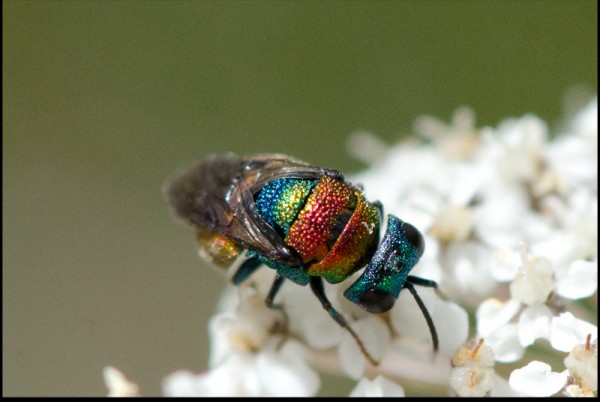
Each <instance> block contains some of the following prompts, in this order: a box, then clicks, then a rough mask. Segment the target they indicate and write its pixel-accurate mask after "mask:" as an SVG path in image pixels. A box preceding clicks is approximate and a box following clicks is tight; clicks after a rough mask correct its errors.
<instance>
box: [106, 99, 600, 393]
mask: <svg viewBox="0 0 600 402" xmlns="http://www.w3.org/2000/svg"><path fill="white" fill-rule="evenodd" d="M597 109H598V106H597V99H594V100H592V102H591V103H590V104H589V105H588V106H586V107H585V108H584V109H583V110H582V111H580V112H579V113H578V114H577V115H575V117H574V118H573V119H571V120H570V121H567V122H566V123H565V124H564V125H563V126H562V127H565V129H564V130H562V131H560V132H555V131H553V130H551V127H549V126H548V125H547V124H546V123H545V122H543V121H542V120H540V119H539V118H537V117H535V116H532V115H525V116H523V117H520V118H510V119H506V120H505V121H503V122H501V123H500V124H498V125H497V127H484V128H482V129H478V128H476V126H475V119H474V113H473V112H472V111H471V110H470V109H467V108H460V109H458V110H457V111H456V112H455V114H454V115H453V117H452V121H451V123H450V124H446V123H443V122H441V121H440V120H438V119H436V118H434V117H429V116H425V117H422V118H419V119H418V120H417V122H416V124H415V131H416V132H417V133H418V134H419V135H420V136H421V137H423V138H425V139H427V142H426V143H419V142H418V141H415V140H413V141H408V142H404V143H400V144H397V145H393V146H388V145H387V144H384V143H383V142H382V141H381V140H379V139H377V138H375V137H374V136H373V135H369V134H366V133H360V134H356V135H354V136H353V138H352V142H351V151H352V152H353V153H354V154H355V155H357V157H358V158H359V159H361V160H363V161H366V162H367V163H369V164H370V167H369V168H368V169H366V170H364V171H362V172H360V173H358V174H356V175H353V176H352V177H349V179H350V180H351V181H352V182H353V183H360V184H362V186H363V187H364V192H365V196H366V198H367V199H368V200H371V201H375V200H379V201H381V203H382V205H383V207H384V215H385V214H393V215H396V216H398V217H400V218H401V219H402V220H405V221H407V222H410V223H411V224H413V225H414V226H415V227H416V228H418V229H419V230H420V231H421V232H422V233H423V235H424V238H425V244H426V246H425V253H424V255H423V256H422V258H421V260H420V261H419V263H418V264H417V265H416V266H415V267H414V269H413V270H412V271H411V272H410V275H413V276H418V277H422V278H425V279H429V280H434V281H436V282H437V283H438V285H439V291H437V292H436V291H434V290H433V289H432V288H427V287H425V288H423V287H419V286H417V287H416V288H417V290H418V293H419V295H420V299H421V300H422V303H423V305H424V306H425V308H426V309H427V311H428V315H429V316H430V317H431V319H432V321H433V323H434V325H435V328H436V332H437V338H438V340H439V351H438V353H435V354H434V353H433V346H432V334H431V331H430V328H429V326H428V325H427V321H426V319H425V317H424V311H422V309H421V308H420V307H419V305H418V304H417V303H416V302H415V299H414V298H413V296H412V294H410V292H409V291H408V290H407V289H404V290H403V291H402V292H400V295H399V297H398V300H397V301H396V303H395V305H394V307H393V309H392V310H391V311H389V312H388V313H385V314H381V315H373V314H369V313H366V312H365V311H364V310H362V309H361V308H359V307H358V306H356V305H354V304H352V303H351V302H349V301H348V300H346V299H345V298H344V297H343V292H344V290H345V289H346V288H347V287H348V286H349V285H350V284H351V283H353V282H354V280H356V278H357V277H358V275H360V274H361V272H360V271H359V272H358V273H356V274H354V275H353V276H352V277H350V278H347V279H346V280H345V281H343V282H341V283H339V284H335V285H331V284H327V283H326V284H325V288H324V290H325V294H326V296H327V298H328V299H329V301H330V302H331V305H332V306H333V307H334V308H335V309H336V311H337V313H339V314H340V315H342V316H343V317H344V318H345V320H346V322H347V324H348V325H349V326H350V327H351V328H352V329H353V331H354V332H355V334H356V336H357V338H358V339H359V340H360V341H357V339H355V338H354V337H353V336H351V334H350V332H349V331H348V330H346V329H344V328H342V327H341V326H340V325H338V324H337V323H336V322H335V321H334V320H333V319H332V315H334V314H335V313H334V312H333V311H332V310H330V308H329V306H325V307H326V308H327V309H329V310H328V311H327V310H325V309H324V308H323V306H322V305H321V303H320V302H319V301H318V300H317V298H316V297H315V296H314V294H313V293H312V292H311V291H310V287H308V286H307V287H302V286H298V285H295V284H293V283H289V281H288V282H286V283H284V285H283V286H282V287H281V289H280V291H279V292H278V293H277V296H276V298H275V301H274V302H275V303H276V304H278V305H281V306H283V311H285V314H284V313H283V311H282V310H271V309H268V308H267V307H266V306H265V302H264V300H265V297H266V295H267V294H268V292H269V289H270V288H271V285H272V283H273V280H274V276H275V271H274V270H272V269H268V268H264V269H259V270H258V271H257V272H256V273H255V274H253V276H252V277H251V278H249V279H248V281H246V282H245V283H244V284H242V286H240V287H239V288H234V287H229V288H228V290H227V291H226V293H225V295H224V296H223V298H222V301H221V303H220V305H219V308H218V312H217V313H216V314H215V315H214V316H213V318H212V319H211V320H210V323H209V334H210V339H211V355H210V361H209V363H208V370H207V371H206V372H204V373H202V374H192V373H190V372H183V371H182V372H178V373H174V374H173V375H171V376H170V377H168V378H167V379H166V380H165V382H164V393H165V395H169V396H175V395H180V396H216V395H229V396H232V395H249V396H281V395H288V396H292V395H293V396H312V395H316V394H317V393H318V389H319V385H320V379H319V376H318V374H317V370H327V371H333V372H336V373H338V374H340V375H345V376H347V377H349V378H352V379H354V380H357V384H356V387H355V389H354V390H353V391H352V392H351V396H403V395H404V388H406V389H409V388H408V387H406V386H405V387H404V388H403V386H402V385H401V384H404V382H405V381H412V380H416V381H419V382H426V383H429V384H435V385H448V384H449V385H450V388H451V389H452V391H451V392H453V393H454V394H457V395H461V396H484V395H486V396H517V395H530V396H551V395H555V394H558V393H561V392H562V393H567V394H569V395H573V396H575V395H595V394H596V393H597V381H596V382H594V380H595V379H596V376H597V341H594V342H591V341H590V338H591V339H597V326H596V325H595V323H592V322H588V321H586V319H587V320H591V319H592V318H590V317H594V316H595V314H597V298H596V292H597V279H598V246H597V240H598V224H597V222H598V185H597V179H598V168H597V166H598V165H597V162H598V151H597V145H598V144H597V138H598V119H597ZM382 230H384V228H382ZM232 272H233V271H232ZM574 301H576V302H574ZM469 316H472V318H474V320H471V321H472V322H474V325H475V326H476V336H477V339H481V341H480V343H479V344H478V345H473V344H472V343H468V344H465V341H466V339H467V337H468V336H469V333H470V332H472V331H470V329H469V322H470V320H469ZM538 340H540V341H538ZM359 342H360V344H362V349H361V347H360V346H359ZM481 342H482V343H481ZM531 345H535V346H536V349H538V350H540V351H541V352H539V353H538V355H536V358H537V359H548V361H554V362H555V361H560V360H561V359H564V358H565V354H566V353H568V352H570V354H569V357H567V358H566V359H565V367H560V368H557V369H558V370H562V371H559V372H553V371H552V369H551V368H550V366H549V365H548V364H546V363H544V362H542V361H540V360H533V361H525V360H524V356H530V355H531V354H530V353H527V354H526V351H528V349H529V348H530V346H531ZM530 350H531V349H530ZM531 352H532V353H533V352H534V351H533V350H531ZM367 354H368V355H369V356H370V359H371V360H373V361H375V360H376V361H378V362H379V364H378V365H376V364H372V362H370V361H369V359H368V358H367V357H366V355H367ZM495 362H503V363H504V362H517V364H518V365H519V366H520V367H522V368H520V369H517V370H514V371H513V372H512V373H511V375H510V377H509V378H508V379H507V378H503V377H502V376H500V375H499V374H498V373H496V370H495ZM109 376H110V378H112V379H111V380H110V381H109V380H107V385H108V386H109V389H110V390H111V391H110V392H111V394H112V393H115V394H118V393H128V392H131V393H137V388H135V387H133V386H131V387H130V385H131V384H129V383H128V382H127V381H126V380H123V378H124V377H123V378H120V377H119V376H115V375H114V373H113V374H110V375H106V377H107V378H108V377H109ZM567 378H568V379H567ZM371 379H372V380H371ZM392 379H393V381H392ZM119 384H121V385H119ZM121 386H122V387H121ZM119 387H121V388H119ZM434 389H440V388H439V387H435V388H433V387H432V388H431V390H434ZM119 390H121V391H119ZM346 393H347V392H345V391H344V392H340V394H346ZM430 393H434V391H431V392H430ZM438 396H439V395H438Z"/></svg>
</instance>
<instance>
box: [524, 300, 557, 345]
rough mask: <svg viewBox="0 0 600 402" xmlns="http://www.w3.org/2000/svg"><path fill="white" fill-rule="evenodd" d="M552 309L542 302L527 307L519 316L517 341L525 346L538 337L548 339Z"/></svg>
mask: <svg viewBox="0 0 600 402" xmlns="http://www.w3.org/2000/svg"><path fill="white" fill-rule="evenodd" d="M552 316H553V314H552V311H550V309H549V308H548V306H546V305H545V304H542V303H537V304H534V305H532V306H529V307H527V308H526V309H525V310H523V312H522V313H521V315H520V316H519V341H520V342H521V345H523V346H524V347H527V346H529V345H531V344H532V343H533V342H534V341H535V340H536V339H538V338H545V339H550V329H551V322H552Z"/></svg>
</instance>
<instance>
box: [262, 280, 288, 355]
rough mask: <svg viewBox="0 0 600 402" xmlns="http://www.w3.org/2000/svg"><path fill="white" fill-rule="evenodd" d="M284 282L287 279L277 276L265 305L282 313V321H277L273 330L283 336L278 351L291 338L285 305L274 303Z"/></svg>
mask: <svg viewBox="0 0 600 402" xmlns="http://www.w3.org/2000/svg"><path fill="white" fill-rule="evenodd" d="M283 282H285V277H284V276H281V275H279V274H277V276H276V277H275V280H274V281H273V285H271V289H270V290H269V294H268V295H267V298H266V299H265V304H266V305H267V307H268V308H270V309H273V310H277V311H279V312H280V313H281V317H282V321H277V322H276V323H275V325H274V326H273V329H272V332H275V333H281V334H282V335H283V337H282V339H281V342H280V343H279V345H277V349H279V348H281V346H282V345H283V343H284V342H285V341H286V340H287V338H288V337H289V331H288V323H289V317H288V315H287V313H286V312H285V309H284V307H283V304H279V303H275V302H274V300H275V296H276V295H277V292H279V289H281V285H283Z"/></svg>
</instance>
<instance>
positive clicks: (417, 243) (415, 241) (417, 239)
mask: <svg viewBox="0 0 600 402" xmlns="http://www.w3.org/2000/svg"><path fill="white" fill-rule="evenodd" d="M402 229H403V230H404V235H405V236H406V238H407V239H408V241H410V242H411V244H412V245H413V246H414V247H415V251H416V252H417V255H418V256H419V257H421V256H422V255H423V251H425V239H423V235H422V234H421V232H419V231H418V230H417V228H416V227H414V226H413V225H411V224H410V223H406V222H404V225H403V226H402Z"/></svg>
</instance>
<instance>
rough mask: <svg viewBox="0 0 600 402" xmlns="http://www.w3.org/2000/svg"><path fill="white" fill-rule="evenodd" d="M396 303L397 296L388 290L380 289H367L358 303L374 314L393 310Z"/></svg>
mask: <svg viewBox="0 0 600 402" xmlns="http://www.w3.org/2000/svg"><path fill="white" fill-rule="evenodd" d="M394 303H396V298H395V297H394V296H392V295H391V294H389V293H387V292H382V291H381V290H378V289H369V290H367V291H366V292H365V293H364V294H363V295H362V296H361V298H360V301H359V302H358V304H359V305H360V306H361V307H362V308H364V309H365V310H367V311H368V312H369V313H372V314H381V313H385V312H386V311H389V310H391V308H392V307H394Z"/></svg>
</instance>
